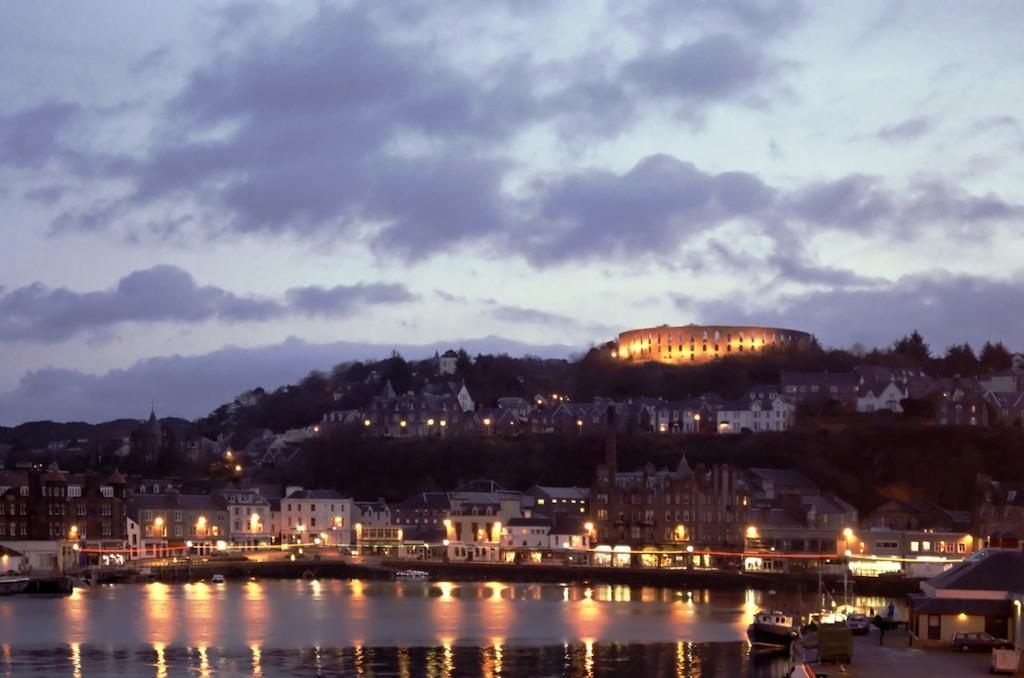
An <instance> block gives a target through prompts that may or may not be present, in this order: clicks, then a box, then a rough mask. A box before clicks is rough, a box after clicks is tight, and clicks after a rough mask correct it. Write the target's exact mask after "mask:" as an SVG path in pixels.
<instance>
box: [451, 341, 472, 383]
mask: <svg viewBox="0 0 1024 678" xmlns="http://www.w3.org/2000/svg"><path fill="white" fill-rule="evenodd" d="M472 368H473V359H472V358H470V357H469V354H468V353H466V349H464V348H461V347H460V348H459V357H458V359H457V360H456V361H455V370H456V371H457V372H458V373H459V374H461V375H463V378H465V375H467V374H469V371H470V370H471V369H472Z"/></svg>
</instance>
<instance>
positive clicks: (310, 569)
mask: <svg viewBox="0 0 1024 678" xmlns="http://www.w3.org/2000/svg"><path fill="white" fill-rule="evenodd" d="M150 569H151V570H152V572H153V574H154V575H155V576H156V577H157V578H158V579H162V580H168V581H183V580H189V579H194V578H203V577H209V576H210V575H211V574H214V573H217V574H223V575H224V576H225V577H228V578H239V579H240V578H246V577H252V576H255V577H264V578H274V579H288V578H296V579H297V578H300V577H302V576H303V575H304V574H307V576H308V575H312V576H315V577H330V578H339V579H351V578H360V579H391V578H393V577H394V573H395V572H396V571H398V570H406V569H418V570H423V571H425V572H427V573H428V574H429V575H430V577H431V578H432V579H435V580H439V579H444V580H449V581H503V582H549V583H562V582H581V583H585V582H593V583H604V584H621V585H628V586H664V587H674V588H714V589H734V590H742V589H759V590H777V591H786V592H792V593H797V592H802V593H804V594H807V595H811V594H813V592H814V591H815V590H816V589H817V586H818V577H817V575H816V574H810V573H808V574H797V573H788V574H782V573H757V574H753V573H746V572H740V571H737V570H723V569H688V568H648V567H601V566H593V565H530V564H523V563H519V564H514V565H513V564H505V563H485V562H458V563H453V562H443V561H429V560H417V561H410V560H399V559H385V558H375V557H359V556H357V557H349V556H324V557H322V558H319V559H317V558H307V559H303V560H297V561H290V560H285V559H277V560H260V561H253V560H211V561H209V562H201V561H199V560H193V561H190V562H185V561H180V562H178V563H166V564H162V565H159V566H153V567H151V568H150ZM823 581H824V583H825V585H826V586H827V587H828V588H829V589H831V590H842V578H839V577H825V578H824V580H823ZM849 583H850V587H851V590H852V591H856V592H857V593H860V594H865V595H879V596H892V597H900V598H902V597H903V596H906V595H907V594H908V593H915V592H917V591H919V590H920V584H919V581H918V580H916V579H895V578H893V579H882V578H872V577H857V578H851V579H850V580H849Z"/></svg>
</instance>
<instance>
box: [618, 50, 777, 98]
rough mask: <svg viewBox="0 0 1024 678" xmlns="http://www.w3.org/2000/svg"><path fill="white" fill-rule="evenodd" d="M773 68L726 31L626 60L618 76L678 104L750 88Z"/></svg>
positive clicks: (726, 96)
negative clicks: (620, 75) (678, 102)
mask: <svg viewBox="0 0 1024 678" xmlns="http://www.w3.org/2000/svg"><path fill="white" fill-rule="evenodd" d="M776 72H777V65H776V64H774V63H773V62H772V60H770V59H769V58H768V57H767V56H766V55H765V53H763V52H761V51H760V50H759V49H757V48H756V47H754V46H752V45H751V44H749V43H746V42H744V41H742V40H740V39H739V38H738V37H736V36H734V35H729V34H719V35H710V36H707V37H703V38H701V39H699V40H697V41H695V42H691V43H686V44H683V45H680V46H679V47H676V48H675V49H671V50H666V51H662V52H650V53H647V54H644V55H642V56H640V57H638V58H637V59H635V60H633V61H631V62H630V63H628V64H626V66H625V68H624V69H623V74H624V76H625V77H626V78H627V79H628V80H629V81H631V82H633V83H635V84H636V85H638V86H639V87H640V89H641V91H643V92H644V93H646V94H648V95H654V96H657V97H659V98H669V99H677V100H679V101H681V102H683V103H684V104H686V103H690V102H695V103H698V104H702V103H706V102H708V101H721V100H724V99H729V98H732V97H735V96H737V95H739V94H745V93H748V92H750V91H751V90H752V89H754V88H755V86H757V85H760V84H763V83H764V81H765V80H767V79H769V78H770V77H772V76H773V75H774V74H775V73H776Z"/></svg>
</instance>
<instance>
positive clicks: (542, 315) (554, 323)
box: [489, 304, 618, 337]
mask: <svg viewBox="0 0 1024 678" xmlns="http://www.w3.org/2000/svg"><path fill="white" fill-rule="evenodd" d="M490 305H491V306H493V308H491V309H490V311H489V313H490V315H491V317H492V318H494V319H495V320H500V321H502V322H507V323H511V324H514V325H541V326H544V327H559V328H564V329H568V330H573V331H584V332H590V333H592V334H594V335H597V336H598V337H604V336H613V335H615V334H616V333H617V332H618V330H617V329H616V328H614V327H612V326H611V325H604V324H601V323H583V322H580V321H579V320H577V319H576V318H573V317H572V316H568V315H565V314H562V313H553V312H551V311H544V310H541V309H539V308H528V307H525V306H513V305H507V304H490Z"/></svg>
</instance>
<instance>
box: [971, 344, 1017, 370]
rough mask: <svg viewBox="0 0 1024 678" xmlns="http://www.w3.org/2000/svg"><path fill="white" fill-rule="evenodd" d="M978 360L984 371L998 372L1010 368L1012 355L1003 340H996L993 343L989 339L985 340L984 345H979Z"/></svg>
mask: <svg viewBox="0 0 1024 678" xmlns="http://www.w3.org/2000/svg"><path fill="white" fill-rule="evenodd" d="M979 362H980V364H981V369H982V370H983V371H985V372H1000V371H1002V370H1008V369H1010V366H1011V365H1012V364H1013V357H1012V356H1011V355H1010V351H1009V349H1007V348H1006V346H1004V345H1003V342H1001V341H997V342H996V343H994V344H993V343H992V342H991V341H986V342H985V345H984V346H982V347H981V355H980V356H979Z"/></svg>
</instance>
